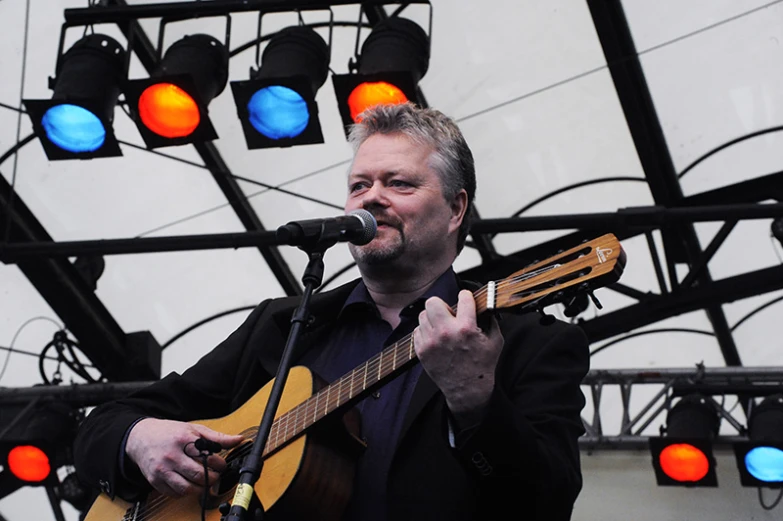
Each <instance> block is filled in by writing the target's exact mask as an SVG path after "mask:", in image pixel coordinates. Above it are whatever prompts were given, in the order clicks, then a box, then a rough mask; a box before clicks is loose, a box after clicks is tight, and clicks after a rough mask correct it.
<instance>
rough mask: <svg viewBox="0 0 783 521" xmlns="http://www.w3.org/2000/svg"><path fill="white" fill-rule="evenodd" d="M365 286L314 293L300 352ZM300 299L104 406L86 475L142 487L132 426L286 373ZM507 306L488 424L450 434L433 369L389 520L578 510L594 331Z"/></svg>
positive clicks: (220, 412) (226, 407)
mask: <svg viewBox="0 0 783 521" xmlns="http://www.w3.org/2000/svg"><path fill="white" fill-rule="evenodd" d="M356 283H357V281H354V282H352V283H349V284H346V285H344V286H342V287H340V288H337V289H335V290H332V291H329V292H325V293H322V294H317V295H314V296H313V299H312V302H311V311H312V315H313V317H314V319H313V320H312V321H311V322H310V323H309V324H308V326H307V328H306V329H305V330H304V331H303V334H302V335H301V337H300V342H299V344H298V346H299V349H298V352H297V353H296V354H295V355H294V360H296V359H297V358H298V357H300V356H301V355H302V354H303V353H304V352H305V351H307V350H309V349H311V348H313V347H316V346H317V345H318V338H319V337H320V336H321V335H323V334H328V332H329V331H330V328H331V324H333V323H334V319H335V317H336V314H337V313H338V312H339V310H340V309H341V306H342V303H343V302H344V301H345V299H346V298H347V297H348V295H349V294H350V292H351V290H352V289H353V287H354V286H355V284H356ZM297 303H298V300H297V298H295V297H287V298H281V299H273V300H267V301H264V302H262V303H261V304H259V306H258V307H257V308H256V309H255V310H254V311H253V312H252V313H251V314H250V316H249V317H248V318H247V320H246V321H245V322H244V323H243V324H242V325H241V326H240V327H239V328H238V329H237V330H236V331H234V333H232V334H231V336H229V337H228V338H227V339H226V340H225V341H224V342H222V343H221V344H220V345H219V346H218V347H217V348H215V349H214V350H213V351H211V352H210V353H208V354H207V355H205V356H204V357H203V358H202V359H201V360H200V361H199V362H198V363H196V364H195V365H194V366H193V367H191V368H190V369H188V370H187V371H185V372H184V373H183V374H182V375H178V374H176V373H172V374H170V375H168V376H166V377H165V378H164V379H162V380H161V381H159V382H156V383H155V384H153V385H151V386H149V387H147V388H145V389H143V390H141V391H139V392H137V393H135V394H134V395H132V396H129V397H127V398H125V399H122V400H119V401H116V402H112V403H108V404H105V405H102V406H100V407H98V408H96V409H95V410H94V411H93V412H92V413H91V414H90V415H89V416H88V417H87V419H86V420H85V421H84V423H83V424H82V426H81V428H80V431H79V435H78V436H77V439H76V442H75V459H76V470H77V472H78V474H79V476H80V478H81V479H82V480H83V481H85V482H86V483H88V484H90V485H92V486H95V487H96V488H98V487H100V488H101V489H102V490H103V492H105V493H107V494H108V495H109V496H111V497H114V495H115V494H116V495H118V496H120V497H125V498H126V499H130V498H131V497H132V496H133V495H134V494H137V493H138V487H135V486H134V485H133V484H132V483H130V482H128V481H126V480H125V479H123V477H122V475H121V473H120V472H119V466H118V461H119V457H118V452H119V447H120V445H121V442H122V439H123V437H124V434H125V432H126V431H127V429H128V427H129V426H130V425H131V424H132V423H133V422H134V421H135V420H137V419H138V418H139V417H141V416H154V417H159V418H168V419H174V420H182V421H193V420H197V419H203V418H218V417H222V416H226V415H228V414H229V413H231V412H232V411H234V410H235V409H236V408H237V407H239V406H240V405H242V404H243V403H244V402H245V401H247V400H248V399H249V398H250V397H251V396H252V395H253V394H255V392H256V391H257V390H258V389H259V388H260V387H262V386H263V385H264V384H265V383H266V382H268V381H269V380H270V379H271V378H273V377H274V375H275V374H276V371H277V366H278V361H279V359H280V356H281V354H282V351H283V348H284V345H285V341H286V338H287V336H288V331H289V329H290V319H291V315H292V312H293V311H294V309H295V308H296V305H297ZM509 311H513V310H509ZM499 315H500V316H499V318H500V324H501V330H502V332H503V336H504V338H505V345H504V349H503V353H502V355H501V358H500V362H499V365H498V369H497V374H496V388H495V392H494V393H493V396H492V398H491V401H490V404H489V406H488V409H487V411H486V414H485V417H484V418H483V420H482V422H481V424H480V426H479V427H478V428H477V429H475V430H473V431H472V432H471V433H470V435H469V436H468V437H467V439H459V440H458V446H457V448H456V449H454V448H452V447H451V446H450V445H449V441H448V434H447V432H448V431H447V427H446V425H447V423H446V418H447V409H446V405H445V400H444V399H443V396H442V395H441V394H440V393H439V392H438V390H437V388H436V387H435V385H434V383H433V382H432V380H431V379H430V378H428V377H427V375H426V373H422V375H421V377H420V379H419V381H418V384H417V386H416V389H415V391H414V394H413V397H412V399H411V404H410V407H409V410H408V412H407V415H406V418H405V421H404V425H403V429H402V432H401V435H400V440H399V443H398V446H397V448H396V451H395V456H394V459H393V461H392V466H391V469H390V474H389V480H388V498H389V504H388V505H387V506H386V508H387V511H388V513H389V519H391V520H395V521H396V520H406V521H408V520H411V521H412V520H419V519H421V520H427V521H432V520H433V519H449V520H451V521H457V520H482V521H489V520H506V519H508V520H512V519H513V520H520V521H521V520H541V521H566V520H568V519H570V517H571V511H572V508H573V504H574V502H575V500H576V497H577V495H578V494H579V491H580V490H581V486H582V478H581V470H580V462H579V448H578V444H577V438H578V437H579V436H581V435H582V434H583V432H584V430H583V426H582V421H581V417H580V412H581V410H582V407H583V406H584V403H585V402H584V396H583V394H582V392H581V389H580V383H581V381H582V378H583V377H584V376H585V374H586V373H587V370H588V368H589V351H588V343H587V338H586V336H585V335H584V333H583V332H582V330H581V329H580V328H578V327H576V326H572V325H569V324H567V323H564V322H561V321H556V322H555V323H554V324H551V325H547V326H544V325H541V323H540V320H539V318H540V316H539V315H538V314H535V313H530V314H523V315H515V314H513V313H510V312H505V311H501V312H500V313H499Z"/></svg>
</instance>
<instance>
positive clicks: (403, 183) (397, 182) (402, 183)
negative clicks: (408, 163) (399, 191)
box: [389, 179, 413, 187]
mask: <svg viewBox="0 0 783 521" xmlns="http://www.w3.org/2000/svg"><path fill="white" fill-rule="evenodd" d="M389 185H390V186H403V187H407V186H413V185H412V184H410V183H408V182H407V181H402V180H400V179H394V180H393V181H391V182H389Z"/></svg>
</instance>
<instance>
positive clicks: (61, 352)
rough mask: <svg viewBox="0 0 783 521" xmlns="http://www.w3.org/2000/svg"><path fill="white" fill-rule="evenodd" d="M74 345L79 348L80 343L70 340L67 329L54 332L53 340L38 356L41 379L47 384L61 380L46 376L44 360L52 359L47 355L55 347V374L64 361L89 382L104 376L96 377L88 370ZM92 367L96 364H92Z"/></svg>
mask: <svg viewBox="0 0 783 521" xmlns="http://www.w3.org/2000/svg"><path fill="white" fill-rule="evenodd" d="M74 347H76V348H79V344H77V343H75V342H74V341H72V340H70V339H69V338H68V337H67V336H66V333H65V331H58V332H56V333H55V334H54V338H52V340H51V341H50V342H49V343H48V344H46V346H44V348H43V350H41V354H40V355H39V358H38V372H39V373H40V375H41V379H42V380H43V382H44V383H45V384H47V385H50V384H59V383H60V382H61V380H60V379H59V378H57V377H55V378H54V379H53V380H49V377H48V376H46V371H45V370H44V360H50V359H51V357H47V356H46V352H47V351H49V350H50V349H51V348H54V349H55V350H56V351H57V358H56V359H55V360H56V361H57V369H56V370H55V373H54V374H55V375H59V373H60V367H61V365H62V364H63V363H64V364H65V365H66V366H67V367H68V368H69V369H70V370H71V371H73V372H74V373H75V374H76V375H78V376H80V377H82V378H83V379H84V380H85V381H86V382H87V383H98V382H99V381H100V380H101V379H102V378H103V377H100V378H95V377H93V376H92V375H91V374H90V373H89V372H88V371H87V369H86V367H87V366H86V365H85V364H84V362H82V361H81V360H80V359H79V357H78V355H77V354H76V352H75V351H74ZM66 350H67V352H68V353H69V354H70V357H71V359H69V358H68V355H67V354H66ZM90 367H94V366H92V365H90Z"/></svg>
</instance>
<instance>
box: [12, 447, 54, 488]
mask: <svg viewBox="0 0 783 521" xmlns="http://www.w3.org/2000/svg"><path fill="white" fill-rule="evenodd" d="M7 465H8V470H9V471H10V472H11V474H13V475H14V476H16V478H17V479H20V480H22V481H26V482H27V483H41V482H43V481H45V480H46V479H47V478H48V477H49V475H50V474H51V472H52V465H51V463H50V462H49V456H48V455H47V454H46V451H45V450H44V449H42V448H41V447H39V446H36V445H17V446H15V447H14V448H12V449H11V450H10V451H8V456H7Z"/></svg>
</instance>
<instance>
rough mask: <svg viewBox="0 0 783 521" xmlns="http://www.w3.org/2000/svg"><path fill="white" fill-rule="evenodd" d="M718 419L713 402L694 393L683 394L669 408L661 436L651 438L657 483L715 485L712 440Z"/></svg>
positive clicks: (690, 485) (686, 485)
mask: <svg viewBox="0 0 783 521" xmlns="http://www.w3.org/2000/svg"><path fill="white" fill-rule="evenodd" d="M719 425H720V418H719V416H718V411H717V409H716V408H715V405H714V404H713V403H712V402H711V401H710V400H709V399H707V398H705V397H702V396H697V395H690V396H685V397H683V398H682V399H680V401H678V402H677V403H676V404H675V405H674V407H672V408H671V410H670V411H669V414H668V416H667V418H666V427H665V429H664V433H665V434H664V435H663V436H651V437H650V453H651V455H652V460H653V468H654V469H655V478H656V481H657V483H658V485H664V486H665V485H669V486H685V487H716V486H718V479H717V476H716V473H715V458H714V457H713V454H712V441H713V439H714V438H715V436H717V435H718V427H719Z"/></svg>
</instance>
